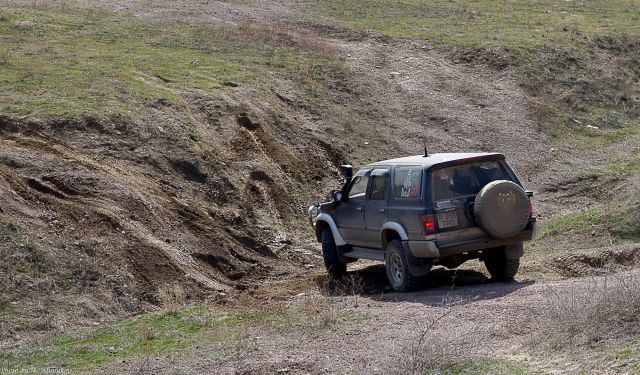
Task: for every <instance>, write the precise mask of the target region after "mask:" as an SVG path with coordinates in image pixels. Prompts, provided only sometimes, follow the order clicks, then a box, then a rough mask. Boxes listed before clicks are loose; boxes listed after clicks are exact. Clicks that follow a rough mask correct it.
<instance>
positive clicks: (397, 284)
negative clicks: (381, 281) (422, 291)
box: [385, 240, 420, 292]
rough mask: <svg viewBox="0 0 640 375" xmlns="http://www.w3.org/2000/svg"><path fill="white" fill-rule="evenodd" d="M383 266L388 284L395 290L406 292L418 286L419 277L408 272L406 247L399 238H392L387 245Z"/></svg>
mask: <svg viewBox="0 0 640 375" xmlns="http://www.w3.org/2000/svg"><path fill="white" fill-rule="evenodd" d="M385 268H386V270H387V278H388V279H389V284H391V288H393V290H395V291H396V292H408V291H410V290H414V289H416V288H417V287H418V285H419V283H420V278H419V277H416V276H413V275H412V274H411V273H410V272H409V261H408V259H407V253H406V249H405V248H404V246H402V242H400V240H393V241H391V242H389V244H388V245H387V252H386V253H385Z"/></svg>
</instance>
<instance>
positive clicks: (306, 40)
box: [238, 18, 336, 56]
mask: <svg viewBox="0 0 640 375" xmlns="http://www.w3.org/2000/svg"><path fill="white" fill-rule="evenodd" d="M238 30H239V32H240V35H241V36H242V37H243V38H245V39H246V40H248V41H251V42H261V43H262V42H264V43H269V44H272V45H276V46H283V47H293V48H298V49H301V50H306V51H312V52H316V53H319V54H323V55H328V56H335V55H336V47H335V46H334V45H332V44H331V43H329V42H328V41H327V40H326V39H324V38H322V37H321V36H320V35H319V34H317V33H314V32H313V31H311V30H308V29H300V28H296V27H295V26H293V25H292V24H290V23H287V22H283V21H258V20H254V19H250V18H244V19H243V20H241V21H240V23H239V26H238Z"/></svg>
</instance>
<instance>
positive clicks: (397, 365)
mask: <svg viewBox="0 0 640 375" xmlns="http://www.w3.org/2000/svg"><path fill="white" fill-rule="evenodd" d="M361 272H364V273H366V275H367V277H368V278H369V279H370V280H369V281H371V279H374V281H375V279H382V278H384V270H383V269H381V268H379V267H372V268H371V267H370V268H366V269H365V270H364V271H361ZM364 273H363V274H364ZM434 273H435V275H434V276H433V280H432V281H440V282H441V284H440V285H442V286H440V287H435V288H431V289H427V290H422V291H418V292H412V293H403V294H397V293H389V294H386V293H375V294H371V295H365V296H357V297H356V296H328V297H327V298H328V305H326V308H328V309H334V310H335V312H336V313H337V314H347V315H350V316H365V317H366V319H365V320H364V321H363V322H361V323H339V324H337V325H336V326H335V327H334V328H333V329H331V330H329V331H327V332H324V333H320V334H317V333H314V334H311V336H310V337H309V338H308V339H301V337H300V336H299V335H295V334H287V333H286V332H281V331H279V332H273V331H270V330H269V329H268V328H265V327H262V329H258V330H257V331H253V332H251V333H250V336H251V339H252V340H255V342H254V343H255V345H253V346H252V349H251V351H250V353H249V354H247V355H238V356H231V357H228V358H227V359H225V360H222V361H220V360H219V359H212V358H208V357H207V355H203V356H201V357H198V358H197V359H195V358H191V357H189V358H185V357H184V356H181V355H180V354H174V355H172V356H169V357H163V358H151V359H146V360H145V361H146V362H144V363H143V362H142V361H134V362H133V363H127V366H119V365H116V367H115V369H117V371H125V372H126V371H129V370H130V369H132V368H135V369H142V371H143V372H146V373H154V372H156V371H166V370H167V369H169V368H171V369H173V370H172V371H175V372H176V373H178V372H181V373H184V372H188V373H193V374H207V373H220V374H244V373H246V374H249V373H276V372H278V373H286V374H309V373H311V374H320V373H352V374H362V373H366V374H388V373H406V371H407V368H408V367H407V366H410V363H411V362H412V359H411V358H412V357H411V356H412V350H413V349H414V348H415V346H416V345H417V343H418V342H419V340H420V336H421V335H422V334H423V333H424V332H425V331H426V332H427V333H426V334H425V343H426V344H425V346H423V347H422V351H421V352H420V353H419V357H420V358H422V359H427V360H433V361H435V362H438V361H440V360H444V359H447V358H454V359H456V360H461V359H464V358H466V359H472V358H482V357H484V356H489V357H490V358H496V357H501V358H506V359H518V360H522V359H524V357H522V356H520V357H518V358H516V357H513V353H527V352H528V350H530V345H531V341H532V340H535V339H536V336H534V334H535V328H536V327H537V325H539V324H541V322H544V321H545V319H549V317H550V315H549V314H550V309H557V308H558V306H557V299H558V298H568V299H570V298H575V296H581V295H582V294H584V293H589V291H590V290H592V288H594V286H595V285H602V283H604V282H605V281H606V278H604V277H596V278H590V279H585V278H578V279H569V280H562V281H549V282H544V281H536V280H533V279H519V280H518V281H517V282H513V283H491V282H489V281H488V280H487V278H486V277H485V276H484V274H482V273H480V272H478V271H475V270H471V269H467V270H462V271H459V272H458V273H457V274H455V275H454V273H453V272H452V271H447V270H444V269H438V270H436V271H435V272H434ZM639 275H640V274H639V273H638V272H637V271H633V272H631V273H626V274H624V277H637V276H639ZM452 279H455V280H456V282H455V283H452V281H451V280H452ZM609 281H610V280H609ZM315 293H317V292H313V291H308V292H307V293H305V294H300V295H298V296H295V297H292V298H291V299H289V300H288V301H287V303H289V304H304V303H306V302H305V301H307V300H308V299H309V298H310V296H311V297H312V296H313V295H314V294H315ZM434 322H436V323H435V324H433V325H432V323H434ZM574 355H577V357H572V358H569V357H567V358H563V359H559V360H556V361H544V362H537V361H536V360H531V361H529V362H527V363H528V365H529V366H530V369H529V370H538V371H542V372H543V373H557V371H568V370H571V371H573V372H578V371H579V370H587V371H588V370H594V369H593V368H591V369H589V368H583V367H581V366H582V364H581V362H580V361H581V358H580V354H579V353H578V354H576V353H574ZM583 355H585V354H583ZM605 355H606V353H603V354H602V356H605ZM429 356H431V358H430V357H429ZM525 357H526V356H525ZM592 363H593V362H592ZM112 369H114V367H111V366H110V367H109V370H112ZM136 371H137V370H136ZM598 371H605V372H606V369H604V368H601V369H599V370H598ZM622 372H624V369H623V370H622ZM131 373H133V372H131Z"/></svg>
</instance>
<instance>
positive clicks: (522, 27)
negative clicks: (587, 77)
mask: <svg viewBox="0 0 640 375" xmlns="http://www.w3.org/2000/svg"><path fill="white" fill-rule="evenodd" d="M303 4H304V5H303V6H304V7H305V8H306V9H308V10H310V11H312V12H315V13H316V14H320V15H323V16H326V17H328V20H327V22H331V23H337V24H339V25H341V26H343V27H348V28H354V29H358V30H374V31H377V32H379V33H382V34H386V35H390V36H409V37H418V38H422V39H426V40H429V41H432V42H437V43H443V44H455V45H460V46H466V47H480V48H491V47H500V48H506V49H509V50H512V51H530V50H538V49H539V48H540V47H543V46H548V47H552V46H555V45H557V44H558V43H560V44H562V45H568V44H574V43H576V40H575V38H576V36H585V37H589V36H595V35H603V34H607V35H636V34H638V33H639V32H640V30H639V28H640V27H639V26H638V25H640V3H638V2H637V1H627V0H617V1H607V2H606V3H603V2H601V1H595V0H590V1H579V2H578V1H552V0H544V1H536V2H531V1H526V0H514V1H490V0H475V1H455V2H454V1H449V0H435V1H433V0H417V1H403V0H401V1H397V0H373V1H349V0H338V1H305V2H303Z"/></svg>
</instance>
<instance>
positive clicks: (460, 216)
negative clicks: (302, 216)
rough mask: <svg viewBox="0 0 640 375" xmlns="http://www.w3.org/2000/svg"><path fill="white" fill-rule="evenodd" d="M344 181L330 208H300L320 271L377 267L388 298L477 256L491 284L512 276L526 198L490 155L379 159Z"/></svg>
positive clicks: (525, 229) (528, 231)
mask: <svg viewBox="0 0 640 375" xmlns="http://www.w3.org/2000/svg"><path fill="white" fill-rule="evenodd" d="M342 174H343V175H344V176H345V177H346V181H345V183H344V185H343V186H342V189H340V190H337V191H334V192H333V193H332V201H330V202H326V203H322V204H319V203H315V204H314V205H313V206H311V207H309V210H308V216H309V222H310V224H311V225H312V226H313V227H314V229H315V233H316V237H317V240H318V241H319V242H321V243H322V254H323V257H324V263H325V266H326V268H327V270H328V272H329V273H330V274H332V275H334V276H336V277H339V276H342V275H343V274H344V273H345V272H346V269H347V263H349V262H352V261H355V260H357V259H373V260H381V261H384V263H385V268H386V272H387V277H388V279H389V283H390V284H391V287H392V288H393V289H394V290H396V291H409V290H412V289H414V288H416V286H418V285H419V281H420V279H421V278H422V277H424V276H426V275H427V273H428V272H429V271H430V269H431V267H432V266H433V265H436V264H438V265H442V266H445V267H448V268H455V267H458V266H459V265H461V264H462V263H464V262H466V261H467V260H470V259H480V260H481V261H484V264H485V266H486V268H487V270H488V271H489V273H490V274H491V276H492V278H493V279H495V280H508V279H511V278H513V276H514V275H515V274H516V272H517V271H518V267H519V264H520V257H521V256H522V254H523V247H522V243H523V241H529V240H531V239H532V238H533V236H534V233H535V227H536V219H535V217H534V216H533V213H532V206H531V200H530V199H531V197H532V195H533V194H532V193H531V192H525V190H524V188H523V186H522V183H521V182H520V180H519V179H518V176H516V174H515V173H514V172H513V170H512V169H511V167H509V165H508V164H507V162H506V161H505V157H504V155H502V154H498V153H442V154H432V155H426V153H425V156H422V155H419V156H410V157H404V158H399V159H393V160H385V161H380V162H377V163H372V164H369V165H366V166H364V167H363V168H362V169H360V170H359V171H358V172H357V173H356V174H355V175H353V168H352V167H351V166H350V165H344V166H342Z"/></svg>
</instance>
